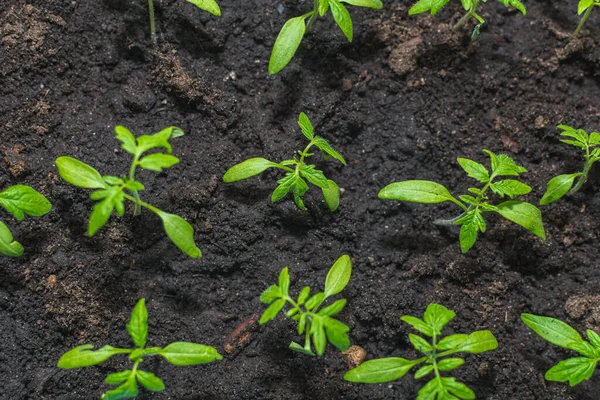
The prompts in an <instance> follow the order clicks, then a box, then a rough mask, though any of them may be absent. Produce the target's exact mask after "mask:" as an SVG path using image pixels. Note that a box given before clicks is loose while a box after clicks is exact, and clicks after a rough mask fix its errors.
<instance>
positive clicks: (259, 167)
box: [223, 157, 277, 183]
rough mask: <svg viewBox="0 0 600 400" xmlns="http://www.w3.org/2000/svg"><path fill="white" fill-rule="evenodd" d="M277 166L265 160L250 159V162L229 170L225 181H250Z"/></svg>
mask: <svg viewBox="0 0 600 400" xmlns="http://www.w3.org/2000/svg"><path fill="white" fill-rule="evenodd" d="M275 166H277V164H276V163H274V162H271V161H269V160H267V159H264V158H260V157H256V158H249V159H248V160H246V161H243V162H241V163H239V164H237V165H234V166H233V167H231V168H229V169H228V170H227V172H225V175H223V181H224V182H227V183H231V182H237V181H241V180H243V179H248V178H250V177H252V176H256V175H258V174H260V173H262V172H264V171H266V170H267V169H269V168H272V167H275Z"/></svg>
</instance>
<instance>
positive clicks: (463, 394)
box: [440, 378, 475, 400]
mask: <svg viewBox="0 0 600 400" xmlns="http://www.w3.org/2000/svg"><path fill="white" fill-rule="evenodd" d="M440 382H441V383H442V386H444V388H445V389H446V390H448V391H449V392H450V393H452V394H453V395H455V396H457V397H458V398H460V399H465V400H472V399H475V393H474V392H473V391H472V390H471V389H469V388H468V387H467V385H465V384H464V383H461V382H457V381H456V378H440Z"/></svg>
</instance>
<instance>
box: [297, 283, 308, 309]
mask: <svg viewBox="0 0 600 400" xmlns="http://www.w3.org/2000/svg"><path fill="white" fill-rule="evenodd" d="M309 295H310V287H308V286H304V287H303V288H302V290H301V291H300V294H299V295H298V304H300V305H302V304H304V302H305V301H306V300H307V299H308V296H309Z"/></svg>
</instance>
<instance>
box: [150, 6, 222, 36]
mask: <svg viewBox="0 0 600 400" xmlns="http://www.w3.org/2000/svg"><path fill="white" fill-rule="evenodd" d="M187 1H188V2H189V3H192V4H193V5H195V6H196V7H198V8H200V9H202V10H204V11H208V12H209V13H211V14H212V15H216V16H217V17H220V16H221V9H220V8H219V4H217V2H216V1H215V0H187ZM148 14H149V15H150V37H151V38H152V44H156V23H155V22H154V1H153V0H148Z"/></svg>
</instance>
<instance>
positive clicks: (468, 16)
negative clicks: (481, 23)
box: [452, 10, 473, 32]
mask: <svg viewBox="0 0 600 400" xmlns="http://www.w3.org/2000/svg"><path fill="white" fill-rule="evenodd" d="M472 17H473V14H472V13H471V10H469V11H467V13H466V14H465V15H463V16H462V18H461V19H459V20H458V22H457V23H456V24H454V27H453V28H452V30H453V31H455V32H456V31H457V30H459V29H460V28H462V26H463V25H464V24H466V23H467V21H468V20H470V19H471V18H472Z"/></svg>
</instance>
